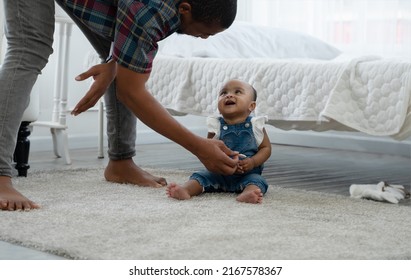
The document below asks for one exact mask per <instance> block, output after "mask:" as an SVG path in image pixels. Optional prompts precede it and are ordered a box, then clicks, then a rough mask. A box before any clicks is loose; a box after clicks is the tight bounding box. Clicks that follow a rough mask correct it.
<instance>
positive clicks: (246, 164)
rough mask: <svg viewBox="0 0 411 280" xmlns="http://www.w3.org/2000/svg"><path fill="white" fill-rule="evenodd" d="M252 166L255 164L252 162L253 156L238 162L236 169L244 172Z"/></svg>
mask: <svg viewBox="0 0 411 280" xmlns="http://www.w3.org/2000/svg"><path fill="white" fill-rule="evenodd" d="M254 167H255V164H254V160H253V158H249V157H248V158H245V159H243V160H240V161H239V162H238V168H237V170H239V171H240V173H246V172H248V171H250V170H252V169H253V168H254Z"/></svg>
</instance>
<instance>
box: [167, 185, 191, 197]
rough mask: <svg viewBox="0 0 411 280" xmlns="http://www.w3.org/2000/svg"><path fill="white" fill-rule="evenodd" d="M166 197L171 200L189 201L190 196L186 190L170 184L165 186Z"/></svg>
mask: <svg viewBox="0 0 411 280" xmlns="http://www.w3.org/2000/svg"><path fill="white" fill-rule="evenodd" d="M167 195H168V196H169V197H172V198H176V199H181V200H186V199H190V198H191V195H190V194H189V193H188V191H187V189H185V188H183V187H180V186H178V185H177V184H175V183H171V184H170V185H168V186H167Z"/></svg>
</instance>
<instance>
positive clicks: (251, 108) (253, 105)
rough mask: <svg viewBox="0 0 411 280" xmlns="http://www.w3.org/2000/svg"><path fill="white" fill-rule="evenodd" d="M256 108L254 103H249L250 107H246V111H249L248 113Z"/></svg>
mask: <svg viewBox="0 0 411 280" xmlns="http://www.w3.org/2000/svg"><path fill="white" fill-rule="evenodd" d="M256 106H257V103H256V102H255V101H253V102H251V103H250V106H249V107H248V110H249V111H250V113H251V112H252V111H254V110H255V107H256Z"/></svg>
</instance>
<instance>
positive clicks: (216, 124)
mask: <svg viewBox="0 0 411 280" xmlns="http://www.w3.org/2000/svg"><path fill="white" fill-rule="evenodd" d="M220 127H221V125H220V120H219V119H218V117H216V116H211V117H207V129H208V132H209V133H214V134H215V135H214V139H218V138H219V137H220Z"/></svg>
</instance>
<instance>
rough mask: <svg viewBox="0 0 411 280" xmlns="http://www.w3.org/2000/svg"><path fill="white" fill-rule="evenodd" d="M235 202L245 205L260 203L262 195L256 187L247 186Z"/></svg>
mask: <svg viewBox="0 0 411 280" xmlns="http://www.w3.org/2000/svg"><path fill="white" fill-rule="evenodd" d="M237 201H239V202H246V203H261V202H263V193H262V192H261V190H260V188H258V187H257V186H249V187H246V188H245V189H244V191H243V192H242V193H241V194H239V195H238V196H237Z"/></svg>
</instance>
